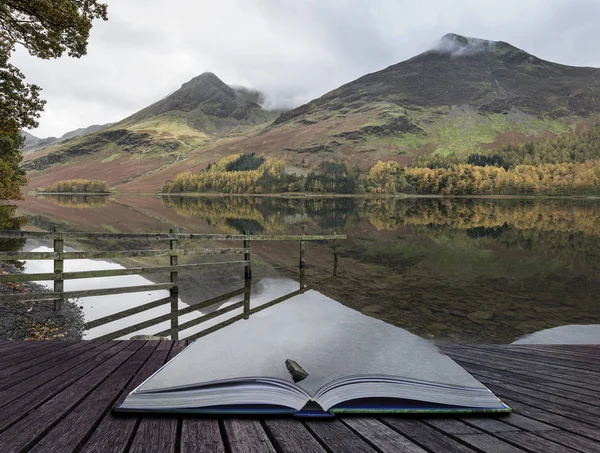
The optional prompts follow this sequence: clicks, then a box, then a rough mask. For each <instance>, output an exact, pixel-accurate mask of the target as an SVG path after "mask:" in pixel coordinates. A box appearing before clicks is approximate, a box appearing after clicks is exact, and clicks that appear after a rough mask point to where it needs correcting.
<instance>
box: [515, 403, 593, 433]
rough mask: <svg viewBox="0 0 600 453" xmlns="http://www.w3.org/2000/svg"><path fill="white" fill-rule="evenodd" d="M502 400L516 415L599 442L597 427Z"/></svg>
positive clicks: (526, 405)
mask: <svg viewBox="0 0 600 453" xmlns="http://www.w3.org/2000/svg"><path fill="white" fill-rule="evenodd" d="M503 399H504V400H505V401H506V402H507V404H509V405H510V406H511V407H512V408H513V409H514V410H515V411H516V412H517V413H518V414H521V415H525V416H526V417H530V418H532V419H534V420H538V421H540V422H542V423H547V424H549V425H552V426H555V427H557V428H560V429H562V430H565V431H571V432H574V433H577V434H579V435H581V436H584V437H588V438H589V439H592V440H595V441H598V442H600V430H598V428H597V427H595V426H591V425H589V424H587V423H582V422H579V421H577V420H573V419H571V418H568V417H565V416H563V415H561V414H557V413H555V412H549V411H546V410H544V409H540V408H538V407H535V406H531V405H529V404H526V403H522V402H520V401H515V400H512V399H510V398H507V397H506V396H504V397H503Z"/></svg>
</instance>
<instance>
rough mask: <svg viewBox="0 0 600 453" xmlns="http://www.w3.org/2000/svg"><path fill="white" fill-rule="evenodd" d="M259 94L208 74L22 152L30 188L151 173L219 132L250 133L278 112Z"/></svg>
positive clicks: (122, 179) (118, 180)
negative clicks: (102, 123)
mask: <svg viewBox="0 0 600 453" xmlns="http://www.w3.org/2000/svg"><path fill="white" fill-rule="evenodd" d="M261 96H262V95H261V94H260V93H258V92H256V91H252V90H248V89H245V88H235V89H234V88H231V87H229V86H228V85H226V84H225V83H223V82H222V81H221V80H220V79H219V78H218V77H216V76H215V75H214V74H212V73H204V74H201V75H200V76H198V77H196V78H194V79H192V80H190V81H189V82H187V83H185V84H183V86H182V87H181V88H180V89H179V90H177V91H176V92H174V93H172V94H171V95H169V96H167V97H165V98H164V99H162V100H160V101H158V102H156V103H154V104H152V105H150V106H148V107H146V108H144V109H143V110H140V111H139V112H137V113H135V114H134V115H132V116H130V117H128V118H125V119H124V120H122V121H120V122H118V123H115V124H113V125H111V126H110V127H108V128H106V129H103V130H101V131H99V132H96V133H91V134H86V135H83V136H76V137H73V138H70V139H67V140H65V141H62V142H60V143H56V142H55V143H51V144H50V145H49V146H46V147H45V148H43V149H41V150H39V151H37V152H34V153H31V154H29V155H26V156H25V168H26V169H27V170H28V176H29V179H30V187H45V186H47V185H48V184H50V183H52V182H54V181H57V180H62V179H71V178H73V177H78V178H81V177H85V176H90V177H92V176H93V177H94V178H95V179H102V180H106V181H107V182H108V183H109V184H110V185H112V186H116V185H119V184H123V183H126V182H128V181H131V180H133V179H135V178H137V177H139V176H140V175H148V174H153V173H154V172H156V171H158V170H160V169H163V168H167V167H169V166H171V165H173V164H175V163H177V162H179V161H183V160H185V159H186V157H187V156H188V154H189V153H190V152H191V151H193V150H196V149H198V148H202V147H204V146H206V145H208V144H210V143H212V142H213V141H215V140H217V139H218V138H220V137H222V136H227V135H230V136H237V135H239V134H245V133H248V132H249V131H250V132H251V131H252V130H253V129H254V128H256V126H257V125H263V126H264V125H267V124H268V123H270V122H271V121H273V119H275V117H276V116H277V115H278V113H279V112H270V111H266V110H264V109H262V108H261V107H260V105H259V102H261V101H262V98H261Z"/></svg>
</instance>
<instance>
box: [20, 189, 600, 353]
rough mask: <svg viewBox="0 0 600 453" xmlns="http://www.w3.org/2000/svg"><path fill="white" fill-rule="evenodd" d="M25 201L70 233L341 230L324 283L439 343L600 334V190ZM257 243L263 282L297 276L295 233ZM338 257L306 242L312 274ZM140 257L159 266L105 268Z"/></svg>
mask: <svg viewBox="0 0 600 453" xmlns="http://www.w3.org/2000/svg"><path fill="white" fill-rule="evenodd" d="M19 208H20V211H21V213H22V214H24V215H25V216H27V218H28V220H29V224H30V225H31V226H37V227H39V228H43V229H49V228H50V227H51V226H53V225H59V226H60V227H61V228H63V229H64V230H67V231H68V230H78V231H104V232H116V231H118V232H150V231H153V232H156V231H163V232H166V231H168V230H169V229H171V228H174V229H178V230H179V231H181V232H204V233H219V232H227V233H240V232H244V231H250V232H251V233H254V234H257V233H272V234H283V233H288V234H292V233H296V234H297V233H306V234H312V233H334V232H337V233H343V234H347V235H348V236H349V239H348V240H346V241H342V242H341V244H340V246H339V252H340V262H339V269H340V271H342V272H343V275H342V276H341V277H340V278H338V279H337V280H336V281H335V282H333V283H331V284H327V285H324V286H323V287H320V288H319V291H320V292H322V293H323V294H325V295H326V296H328V297H331V298H333V299H335V300H337V301H339V302H341V303H343V304H344V305H346V306H348V307H350V308H353V309H355V310H358V311H360V312H362V313H363V314H365V315H368V316H371V317H374V318H378V319H381V320H383V321H386V322H388V323H391V324H394V325H396V326H398V327H401V328H404V329H406V330H408V331H409V332H412V333H414V334H416V335H419V336H421V337H423V338H427V339H431V340H432V341H434V342H437V343H449V342H450V343H456V342H465V343H512V342H515V341H521V342H522V341H534V340H533V339H535V338H537V339H538V340H537V341H539V342H546V343H548V342H560V343H567V342H570V341H580V342H581V341H583V342H592V343H599V342H600V331H599V328H598V325H600V302H599V296H598V294H600V275H599V273H598V270H599V269H598V268H599V267H600V261H599V258H600V200H555V199H543V200H542V199H537V200H515V199H494V200H492V199H433V198H417V199H415V198H380V199H367V198H316V197H304V198H275V197H226V196H219V197H163V198H161V197H152V196H137V197H136V196H118V197H111V198H108V197H99V198H96V197H64V196H63V197H46V198H41V197H39V198H34V197H30V198H27V199H26V200H25V201H24V202H23V203H21V204H20V206H19ZM68 245H70V246H72V247H74V248H77V249H82V250H92V249H98V250H106V249H107V247H111V248H117V249H119V248H132V246H133V245H132V244H129V243H128V244H125V243H110V244H95V243H79V244H68ZM181 245H182V246H185V245H186V244H181ZM136 247H137V246H136ZM154 248H156V246H154ZM160 248H164V247H160ZM252 253H253V266H255V274H254V275H255V279H254V280H255V285H256V284H258V283H260V282H261V281H276V280H277V279H296V280H297V260H298V251H297V244H296V243H285V244H283V243H273V242H270V243H254V242H253V243H252ZM332 260H333V258H332V246H331V244H330V243H317V244H310V245H309V246H307V251H306V262H307V277H308V279H309V280H310V279H312V280H313V281H314V280H318V279H319V278H323V277H326V276H327V275H329V274H330V273H331V264H332ZM144 264H155V265H156V264H158V263H152V262H147V261H144V260H142V259H140V260H137V261H135V260H128V261H119V262H118V263H117V264H115V263H107V264H106V265H112V266H115V265H118V266H125V267H130V266H133V265H135V266H137V265H144ZM203 272H204V271H203ZM187 274H189V273H187ZM139 278H142V277H139ZM152 279H153V280H154V279H155V277H152ZM265 279H271V280H265ZM273 279H275V280H273ZM154 281H159V280H154ZM282 281H289V280H282ZM180 283H181V286H180V297H181V301H180V304H181V306H182V307H183V306H186V305H187V304H194V303H198V302H199V301H201V300H206V299H208V298H211V297H215V296H218V295H219V294H223V293H226V292H228V291H231V290H233V289H237V288H239V287H240V286H243V278H242V273H241V270H238V269H233V268H227V269H223V268H220V270H211V271H210V272H207V273H203V274H202V275H198V272H196V273H194V274H193V275H186V274H185V273H184V275H182V277H181V278H180ZM136 284H139V283H136ZM263 294H264V291H263ZM124 297H126V298H128V299H129V300H130V301H131V300H133V302H131V303H143V301H141V300H139V301H138V300H134V299H132V297H133V296H132V295H126V296H124ZM265 297H268V295H265ZM117 305H118V304H117ZM123 308H127V307H125V306H124V305H123V306H120V309H123ZM89 310H90V311H89V313H90V314H89V315H88V311H86V317H88V316H90V317H91V316H93V317H96V316H97V314H91V308H89ZM528 338H529V339H530V340H528ZM557 338H558V339H559V340H556V339H557Z"/></svg>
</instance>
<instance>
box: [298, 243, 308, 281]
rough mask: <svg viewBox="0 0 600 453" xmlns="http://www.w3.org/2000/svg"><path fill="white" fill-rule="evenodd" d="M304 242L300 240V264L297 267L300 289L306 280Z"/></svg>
mask: <svg viewBox="0 0 600 453" xmlns="http://www.w3.org/2000/svg"><path fill="white" fill-rule="evenodd" d="M304 248H305V244H304V240H302V239H300V263H299V265H298V267H299V268H300V289H302V288H304V287H305V286H306V285H305V279H306V262H305V261H304Z"/></svg>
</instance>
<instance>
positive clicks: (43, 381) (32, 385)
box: [0, 341, 126, 426]
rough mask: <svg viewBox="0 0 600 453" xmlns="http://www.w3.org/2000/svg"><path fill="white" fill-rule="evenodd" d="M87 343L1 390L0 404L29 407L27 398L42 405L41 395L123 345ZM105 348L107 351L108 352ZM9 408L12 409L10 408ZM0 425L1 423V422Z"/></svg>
mask: <svg viewBox="0 0 600 453" xmlns="http://www.w3.org/2000/svg"><path fill="white" fill-rule="evenodd" d="M88 346H89V347H88V348H85V349H84V350H83V351H82V352H81V353H80V354H79V355H76V356H74V357H71V358H69V359H68V360H64V361H63V362H61V363H59V364H57V365H55V366H53V367H52V368H46V369H44V370H37V371H38V373H37V374H32V375H31V376H30V377H28V378H27V377H22V378H21V379H20V380H19V381H18V382H17V383H14V384H13V385H12V386H11V387H9V388H7V389H5V390H2V391H0V401H1V403H0V407H4V406H7V405H8V404H11V405H13V407H16V406H19V408H20V410H29V408H30V406H29V405H28V404H29V403H28V401H30V402H33V403H35V404H38V405H41V404H42V403H43V402H44V401H45V400H44V399H43V398H50V397H52V396H53V395H54V394H55V393H58V392H59V391H60V390H62V389H63V388H65V387H67V386H68V385H69V384H70V383H71V382H73V381H74V380H75V379H76V378H78V377H80V376H82V375H83V374H85V373H86V372H87V371H89V370H90V369H92V368H93V367H94V366H96V365H97V363H98V362H99V361H100V360H104V359H103V358H102V357H106V358H108V357H111V356H112V355H114V354H116V353H117V352H118V351H120V350H121V349H123V347H125V346H126V345H125V344H123V345H118V346H119V347H116V348H115V347H114V346H115V343H110V342H103V341H99V342H94V343H89V345H88ZM109 349H110V350H109ZM107 350H109V351H108V352H107ZM79 351H81V349H80V350H79ZM40 392H43V394H40ZM40 395H41V396H40ZM21 397H25V399H21V400H20V401H19V402H18V403H13V401H14V400H16V399H18V398H21ZM3 410H4V409H3ZM9 410H12V408H11V409H9ZM3 413H4V418H5V420H6V418H7V417H8V415H7V413H6V412H3ZM0 426H4V425H2V424H0Z"/></svg>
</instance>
